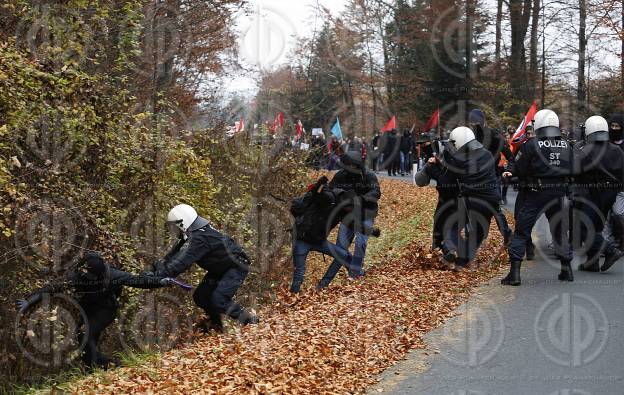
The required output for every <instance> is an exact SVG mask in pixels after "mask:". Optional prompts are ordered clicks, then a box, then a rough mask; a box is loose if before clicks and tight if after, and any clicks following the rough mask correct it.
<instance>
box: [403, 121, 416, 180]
mask: <svg viewBox="0 0 624 395" xmlns="http://www.w3.org/2000/svg"><path fill="white" fill-rule="evenodd" d="M413 146H414V139H413V138H412V133H411V132H410V130H409V129H405V130H404V131H403V136H402V137H401V146H400V149H401V175H402V176H404V175H406V174H409V173H411V171H412V148H413Z"/></svg>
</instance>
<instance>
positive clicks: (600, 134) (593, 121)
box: [585, 115, 609, 141]
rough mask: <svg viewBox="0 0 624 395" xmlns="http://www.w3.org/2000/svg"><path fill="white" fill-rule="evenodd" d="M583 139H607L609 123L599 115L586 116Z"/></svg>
mask: <svg viewBox="0 0 624 395" xmlns="http://www.w3.org/2000/svg"><path fill="white" fill-rule="evenodd" d="M585 140H587V141H609V124H608V123H607V120H606V119H604V118H603V117H601V116H599V115H594V116H593V117H589V118H587V121H585Z"/></svg>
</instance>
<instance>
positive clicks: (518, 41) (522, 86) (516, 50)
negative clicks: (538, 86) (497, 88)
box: [509, 0, 532, 101]
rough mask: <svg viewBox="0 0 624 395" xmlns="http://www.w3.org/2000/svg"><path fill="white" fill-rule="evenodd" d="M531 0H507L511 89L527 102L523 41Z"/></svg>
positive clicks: (517, 96)
mask: <svg viewBox="0 0 624 395" xmlns="http://www.w3.org/2000/svg"><path fill="white" fill-rule="evenodd" d="M531 1H532V0H509V15H510V22H511V59H510V63H509V72H510V75H509V77H510V81H511V88H512V89H513V91H514V95H515V96H516V98H518V99H524V100H526V101H528V100H529V95H528V90H527V83H526V81H527V78H526V77H527V68H526V53H525V47H524V39H525V37H526V33H527V29H528V25H529V16H530V14H531V4H532V3H531Z"/></svg>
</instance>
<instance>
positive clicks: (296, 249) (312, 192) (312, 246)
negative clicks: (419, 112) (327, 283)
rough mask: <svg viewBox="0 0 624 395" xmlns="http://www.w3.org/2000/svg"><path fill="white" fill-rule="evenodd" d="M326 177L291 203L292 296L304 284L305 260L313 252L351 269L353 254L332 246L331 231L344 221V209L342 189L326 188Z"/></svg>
mask: <svg viewBox="0 0 624 395" xmlns="http://www.w3.org/2000/svg"><path fill="white" fill-rule="evenodd" d="M327 182H328V179H327V177H325V176H323V177H321V178H320V179H319V180H318V181H317V182H316V183H315V184H313V185H310V187H308V192H307V193H306V194H305V195H304V196H302V197H300V198H297V199H295V200H293V202H292V204H291V209H290V210H291V213H292V215H293V216H294V218H295V226H294V228H293V251H292V254H293V265H294V270H293V279H292V284H291V286H290V291H291V292H292V293H299V291H301V285H302V284H303V280H304V276H305V271H306V259H307V257H308V254H309V253H310V251H316V252H320V253H322V254H325V255H329V256H332V257H334V260H335V262H337V264H338V265H339V267H340V265H346V266H347V267H349V268H350V265H351V254H350V253H349V251H348V250H347V249H344V248H342V247H340V246H336V245H335V244H332V243H330V242H329V241H328V240H327V236H328V235H329V232H330V231H331V230H332V229H333V228H334V227H335V226H336V225H338V223H339V222H340V221H341V220H342V218H343V216H344V215H346V212H343V210H344V209H346V206H345V207H340V206H339V203H340V201H339V197H340V195H342V194H344V191H343V190H340V189H333V188H331V187H329V186H328V185H327Z"/></svg>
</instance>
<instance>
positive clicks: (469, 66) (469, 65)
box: [465, 0, 475, 92]
mask: <svg viewBox="0 0 624 395" xmlns="http://www.w3.org/2000/svg"><path fill="white" fill-rule="evenodd" d="M474 1H475V0H466V43H465V44H466V88H467V91H468V92H470V86H471V82H472V78H473V77H474V75H473V72H474V66H473V63H474V61H473V57H474V48H473V46H472V43H473V38H474V37H473V36H474V30H473V24H474V14H475V4H474Z"/></svg>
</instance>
